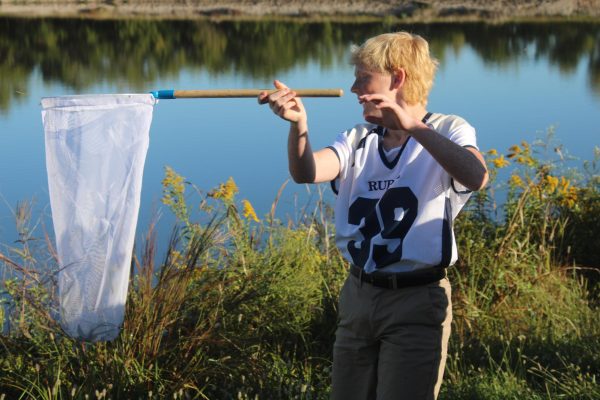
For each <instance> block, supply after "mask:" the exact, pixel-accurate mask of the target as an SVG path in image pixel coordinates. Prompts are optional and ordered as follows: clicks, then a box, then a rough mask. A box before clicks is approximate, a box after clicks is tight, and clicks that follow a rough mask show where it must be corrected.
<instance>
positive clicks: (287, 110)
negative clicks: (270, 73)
mask: <svg viewBox="0 0 600 400" xmlns="http://www.w3.org/2000/svg"><path fill="white" fill-rule="evenodd" d="M273 83H274V84H275V88H276V89H278V90H277V91H276V92H273V93H271V94H269V92H261V93H260V94H259V95H258V103H259V104H266V103H269V107H270V108H271V110H272V111H273V113H275V114H276V115H278V116H279V117H281V118H282V119H284V120H286V121H289V122H294V123H298V122H302V121H306V110H305V109H304V105H303V104H302V100H300V98H299V97H296V93H295V92H294V91H292V90H290V89H289V88H288V87H287V86H286V85H284V84H283V83H282V82H280V81H278V80H275V81H274V82H273Z"/></svg>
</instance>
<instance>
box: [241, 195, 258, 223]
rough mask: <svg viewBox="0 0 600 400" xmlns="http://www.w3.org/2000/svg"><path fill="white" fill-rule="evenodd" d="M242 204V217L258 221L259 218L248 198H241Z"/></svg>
mask: <svg viewBox="0 0 600 400" xmlns="http://www.w3.org/2000/svg"><path fill="white" fill-rule="evenodd" d="M242 206H243V211H242V214H244V217H245V218H246V219H251V220H253V221H254V222H260V220H259V219H258V217H257V216H256V211H254V207H252V204H251V203H250V202H249V201H248V200H246V199H244V200H242Z"/></svg>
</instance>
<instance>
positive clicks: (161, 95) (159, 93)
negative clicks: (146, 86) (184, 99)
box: [150, 89, 176, 100]
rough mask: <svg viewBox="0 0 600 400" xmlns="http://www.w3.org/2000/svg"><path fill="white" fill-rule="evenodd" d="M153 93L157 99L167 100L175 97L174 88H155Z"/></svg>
mask: <svg viewBox="0 0 600 400" xmlns="http://www.w3.org/2000/svg"><path fill="white" fill-rule="evenodd" d="M150 93H152V96H154V98H155V99H160V100H167V99H175V98H176V97H175V90H173V89H169V90H155V91H153V92H150Z"/></svg>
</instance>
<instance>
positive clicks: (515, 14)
mask: <svg viewBox="0 0 600 400" xmlns="http://www.w3.org/2000/svg"><path fill="white" fill-rule="evenodd" d="M0 15H13V16H31V17H36V16H45V17H50V16H61V17H76V16H79V17H91V18H94V17H95V18H130V17H151V18H217V17H218V18H244V17H250V18H256V17H264V16H283V17H309V18H310V17H356V16H374V17H384V16H395V17H402V18H407V19H410V20H413V21H415V20H416V21H419V20H421V21H430V20H472V19H490V20H506V19H515V18H548V17H567V18H573V17H593V18H598V17H600V0H521V1H520V0H495V1H494V0H491V1H487V0H462V1H459V0H422V1H406V0H384V1H381V0H287V1H285V0H239V1H231V0H173V1H164V0H163V1H159V0H104V1H86V0H0Z"/></svg>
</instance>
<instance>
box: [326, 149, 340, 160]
mask: <svg viewBox="0 0 600 400" xmlns="http://www.w3.org/2000/svg"><path fill="white" fill-rule="evenodd" d="M325 148H326V149H331V150H333V152H334V153H335V156H336V157H337V158H338V161H339V162H342V159H341V158H340V153H338V151H337V150H336V149H335V147H333V146H327V147H325Z"/></svg>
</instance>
